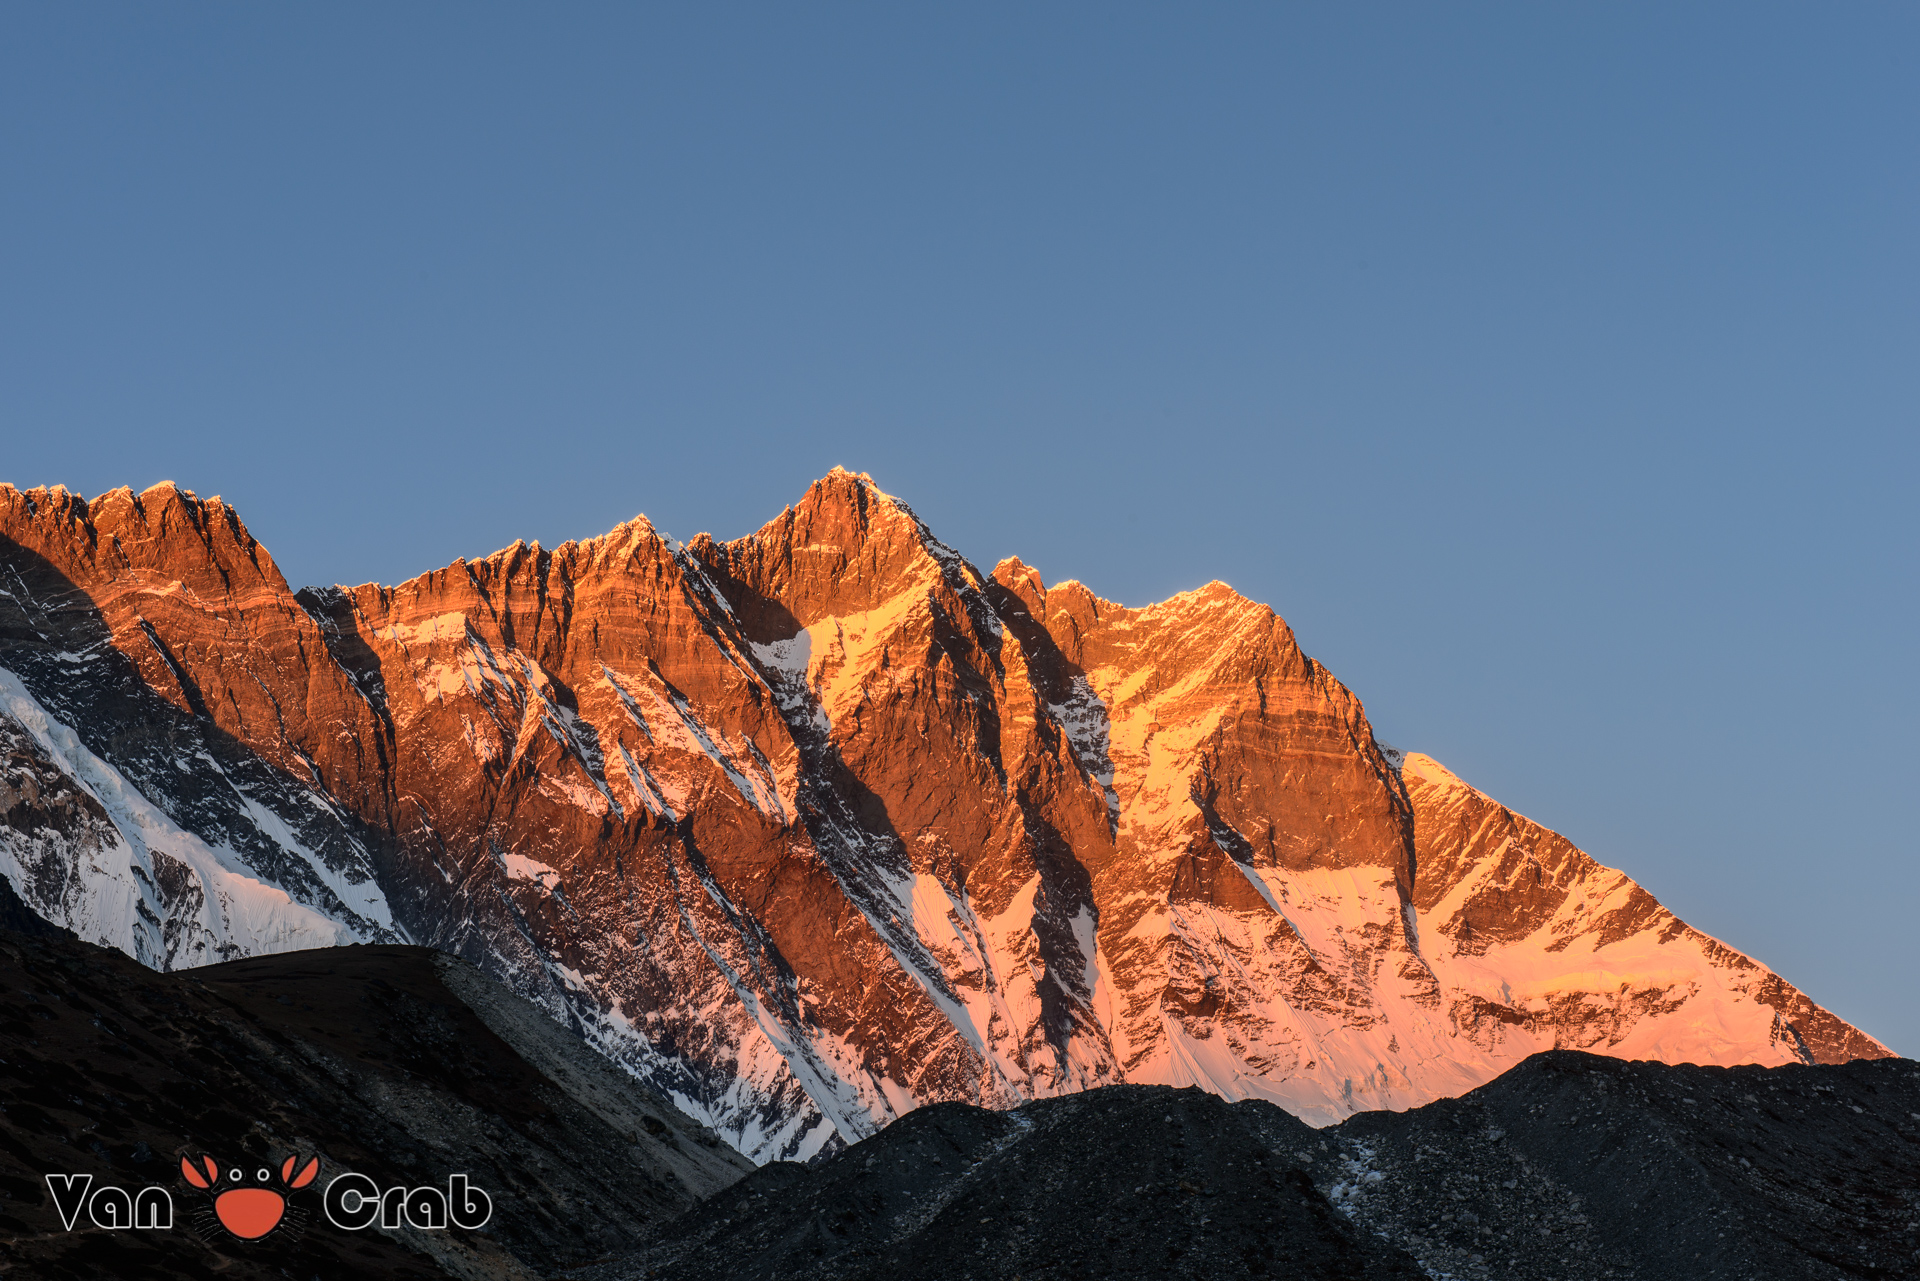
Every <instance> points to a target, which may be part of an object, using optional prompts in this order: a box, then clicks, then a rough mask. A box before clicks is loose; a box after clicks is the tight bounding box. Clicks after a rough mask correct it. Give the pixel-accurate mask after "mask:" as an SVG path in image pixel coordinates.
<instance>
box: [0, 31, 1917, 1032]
mask: <svg viewBox="0 0 1920 1281" xmlns="http://www.w3.org/2000/svg"><path fill="white" fill-rule="evenodd" d="M1917 232H1920V10H1916V9H1914V8H1913V7H1912V6H1908V5H1889V4H1871V3H1862V4H1853V5H1845V6H1832V5H1829V6H1812V5H1805V6H1796V7H1776V6H1769V5H1757V4H1740V5H1707V4H1699V5H1686V6H1674V5H1605V6H1601V5H1588V6H1571V5H1552V6H1542V5H1534V4H1512V5H1485V4H1462V5H1446V6H1441V5H1433V4H1425V3H1422V4H1412V5H1403V6H1394V5H1386V4H1373V5H1365V6H1330V5H1315V6H1297V7H1282V6H1277V5H1265V4H1263V5H1254V6H1245V7H1235V6H1228V5H1212V6H1194V5H1166V6H1164V7H1161V8H1159V9H1147V8H1139V7H1116V6H1111V5H1085V6H1068V5H1052V4H1041V5H1033V4H1020V5H1007V6H994V5H987V4H980V3H973V4H966V5H948V6H938V7H936V6H927V5H913V6H903V5H882V4H874V5H870V6H862V7H853V6H832V5H825V4H817V5H771V4H769V5H763V6H757V7H749V6H737V5H691V4H686V5H675V6H672V7H659V8H642V7H638V6H628V5H622V6H610V7H593V6H588V5H567V6H552V5H548V6H525V7H523V8H518V9H508V8H498V7H487V6H481V5H475V4H458V5H455V4H444V5H427V4H409V5H367V6H352V5H344V4H335V5H326V6H319V5H311V6H304V7H296V6H290V5H233V4H223V5H190V4H176V5H166V6H161V5H147V4H142V5H110V4H89V5H84V6H83V5H27V4H8V5H6V6H5V7H4V8H0V478H3V479H6V480H10V481H12V482H14V483H17V484H21V485H31V484H38V483H50V482H62V483H65V484H66V485H68V486H70V487H72V488H75V489H78V490H80V491H81V492H84V493H89V494H91V493H95V492H98V491H100V490H102V489H106V488H110V487H112V486H116V485H120V484H132V485H134V486H136V487H139V486H144V485H146V484H149V483H151V482H153V481H155V480H159V479H161V478H163V477H170V478H173V479H176V480H178V481H179V482H180V483H181V484H183V485H186V486H188V487H190V488H193V489H196V490H198V491H199V492H200V493H202V494H210V493H216V492H217V493H221V494H223V495H225V496H226V497H227V498H228V499H229V500H231V501H232V502H234V503H236V504H237V505H238V506H239V508H240V509H241V512H242V514H243V516H244V517H245V518H246V519H247V521H248V522H249V523H250V524H251V526H252V527H253V529H254V531H255V532H256V533H257V534H258V535H259V536H260V537H261V538H262V539H263V540H264V541H265V542H266V543H267V545H268V546H269V547H270V548H272V550H273V552H274V554H275V555H276V556H277V557H278V558H279V560H280V563H281V565H282V566H283V567H284V568H285V570H286V572H287V574H288V576H289V577H290V578H291V579H293V580H294V582H295V583H296V584H298V583H302V582H315V581H319V582H328V581H336V580H340V581H347V582H358V581H364V580H367V579H379V580H383V581H395V580H398V579H402V578H405V577H409V576H411V575H412V574H414V573H417V572H420V571H422V570H425V569H427V568H429V567H433V566H438V565H441V564H444V563H445V562H447V561H449V560H451V559H452V558H453V557H455V556H457V555H476V554H481V553H485V552H487V551H489V550H491V549H493V548H495V547H498V546H501V545H503V544H505V543H508V542H511V541H512V540H513V539H514V538H517V537H528V538H533V537H538V538H539V539H541V540H542V541H544V542H547V543H549V544H552V543H556V542H559V541H561V540H563V539H565V538H568V537H575V536H584V535H591V534H594V533H597V532H600V531H602V530H604V529H606V528H607V527H609V526H610V525H612V524H613V523H615V522H616V521H618V520H621V519H624V518H626V517H628V516H631V515H633V514H634V513H636V512H641V511H644V512H646V513H648V514H649V515H650V516H652V517H653V518H654V519H655V521H656V522H657V523H658V524H659V525H661V526H662V527H664V528H666V529H668V530H670V531H672V532H673V533H676V534H678V535H681V536H683V537H684V536H687V535H690V534H692V533H694V532H695V531H697V530H700V529H706V530H710V531H711V532H712V533H714V534H715V535H716V536H720V537H728V536H734V535H738V534H741V533H744V532H747V531H749V530H751V529H753V528H754V527H756V526H757V525H759V524H760V523H761V522H762V521H764V520H765V519H767V518H769V517H771V516H772V515H774V514H775V513H777V512H778V511H779V509H780V508H781V506H782V505H783V504H785V503H787V502H790V501H792V500H793V499H795V498H797V497H798V495H799V494H800V493H801V492H802V490H803V489H804V488H805V486H806V485H807V483H808V482H809V481H810V480H812V479H813V478H814V477H815V476H817V475H819V474H820V473H822V472H824V471H825V470H826V469H827V468H828V467H830V466H832V465H833V464H835V463H840V464H844V465H846V466H848V467H850V468H853V469H854V470H865V471H870V472H872V473H873V474H874V476H875V477H876V479H878V480H879V481H880V483H881V484H882V485H883V486H884V487H885V488H887V489H889V490H891V491H892V492H895V493H897V494H899V495H900V496H902V497H903V498H905V499H907V500H908V501H909V502H911V503H913V504H914V505H915V506H916V508H917V509H918V510H919V511H920V513H921V514H922V515H923V516H924V517H926V518H927V519H928V520H929V521H930V522H931V523H932V525H933V526H934V528H935V529H936V530H937V531H938V532H939V533H940V534H941V535H942V536H943V537H944V538H946V540H947V541H949V542H951V543H953V544H955V545H956V546H957V547H959V548H960V549H961V550H962V551H964V552H965V553H966V554H967V555H969V556H970V557H971V558H972V559H974V560H975V561H976V562H978V563H980V564H981V565H983V566H988V565H991V564H992V563H993V562H995V561H996V560H998V559H999V558H1000V557H1002V556H1004V555H1008V554H1011V553H1015V552H1017V553H1019V554H1020V555H1021V556H1022V557H1023V558H1025V559H1026V560H1027V561H1029V563H1031V564H1034V565H1035V566H1037V567H1038V568H1039V569H1040V570H1041V571H1042V573H1043V574H1045V575H1046V576H1047V577H1048V579H1049V580H1054V579H1059V578H1065V577H1077V578H1080V579H1082V580H1084V581H1085V582H1087V583H1088V584H1089V585H1091V586H1092V587H1093V588H1094V589H1095V590H1097V591H1099V592H1100V593H1101V594H1103V595H1106V596H1108V597H1111V598H1114V599H1118V600H1121V601H1125V602H1128V603H1131V604H1141V603H1145V602H1147V601H1150V600H1153V599H1156V598H1159V597H1162V596H1165V595H1167V594H1169V593H1171V592H1174V591H1177V590H1180V589H1183V588H1187V587H1192V586H1195V585H1198V584H1200V583H1203V582H1205V581H1207V580H1209V579H1212V578H1222V579H1225V580H1227V581H1228V582H1230V583H1232V584H1233V585H1234V586H1235V587H1237V588H1239V589H1240V590H1241V591H1243V592H1245V593H1246V594H1247V595H1249V596H1253V597H1255V598H1257V599H1260V600H1264V601H1267V602H1269V603H1271V604H1272V605H1274V606H1275V608H1277V609H1278V610H1279V611H1280V612H1281V613H1282V614H1284V615H1285V616H1286V617H1287V618H1288V619H1289V621H1291V622H1292V624H1293V625H1294V628H1295V630H1296V632H1297V633H1298V635H1299V637H1300V639H1301V641H1302V643H1303V644H1304V646H1305V647H1306V649H1307V651H1308V652H1309V653H1311V654H1313V655H1315V656H1316V657H1319V658H1321V659H1322V660H1324V661H1325V662H1327V663H1328V664H1329V665H1330V666H1331V667H1332V668H1333V670H1334V671H1335V673H1336V674H1338V675H1339V676H1340V677H1341V678H1342V679H1344V680H1345V681H1346V682H1347V683H1348V684H1349V685H1351V686H1352V687H1353V688H1354V689H1355V690H1356V691H1357V692H1358V693H1359V694H1360V696H1361V697H1362V698H1363V699H1364V700H1365V702H1366V705H1367V707H1368V710H1369V712H1370V713H1371V714H1372V716H1373V718H1374V721H1375V724H1376V725H1377V726H1378V727H1379V729H1380V732H1381V734H1382V736H1383V737H1384V738H1386V739H1387V740H1389V741H1391V742H1393V743H1396V744H1398V745H1399V746H1401V747H1405V748H1410V749H1420V750H1424V751H1427V752H1430V753H1432V754H1433V755H1435V756H1437V757H1439V758H1440V759H1441V760H1442V761H1444V762H1446V763H1447V764H1448V765H1450V766H1452V767H1453V768H1454V769H1455V770H1457V771H1458V772H1459V773H1460V774H1462V775H1463V776H1464V777H1465V778H1467V779H1468V780H1469V781H1471V782H1473V783H1475V784H1477V785H1479V786H1481V787H1483V788H1485V789H1486V790H1488V791H1489V792H1491V793H1492V794H1493V795H1495V796H1497V797H1499V798H1500V799H1502V800H1504V801H1506V802H1508V803H1509V804H1511V805H1513V806H1515V807H1516V808H1518V809H1520V810H1522V811H1524V812H1526V813H1527V814H1529V815H1530V816H1532V817H1534V818H1537V819H1539V820H1541V821H1543V822H1545V823H1547V824H1549V825H1551V826H1553V827H1556V828H1558V829H1559V830H1561V831H1563V832H1565V833H1566V834H1567V835H1569V836H1570V837H1572V838H1573V839H1574V840H1575V841H1577V842H1578V843H1579V844H1581V845H1582V846H1584V847H1585V848H1586V849H1587V850H1589V851H1590V852H1591V853H1593V854H1594V855H1595V856H1596V857H1598V858H1599V859H1601V860H1602V861H1604V862H1607V863H1609V864H1612V865H1614V866H1617V867H1621V868H1623V869H1625V870H1626V871H1628V872H1629V873H1630V874H1632V875H1633V876H1635V877H1637V878H1639V879H1640V880H1641V881H1642V882H1643V883H1645V884H1646V885H1647V886H1648V887H1649V888H1650V889H1652V890H1653V892H1654V893H1655V894H1656V895H1658V896H1659V897H1660V898H1661V899H1662V900H1663V901H1665V902H1666V903H1667V904H1669V905H1670V906H1671V907H1673V908H1674V909H1675V910H1676V911H1677V912H1679V913H1680V914H1681V915H1682V916H1684V917H1685V918H1686V919H1687V920H1689V921H1691V922H1692V923H1694V924H1696V925H1698V926H1700V927H1701V928H1703V929H1705V930H1707V931H1709V932H1711V933H1713V934H1715V935H1718V936H1719V937H1721V938H1723V939H1725V940H1727V941H1728V942H1730V943H1732V944H1734V945H1735V946H1737V947H1740V948H1742V949H1745V950H1747V951H1749V952H1751V953H1753V954H1754V955H1756V956H1758V957H1760V958H1761V959H1762V960H1764V961H1766V962H1768V963H1769V964H1771V965H1773V966H1774V967H1776V968H1777V969H1779V970H1780V971H1781V972H1782V973H1783V974H1785V975H1786V976H1787V977H1788V978H1789V979H1790V980H1791V981H1793V982H1796V983H1798V984H1800V985H1801V986H1803V987H1804V988H1805V989H1806V990H1807V991H1808V992H1810V993H1811V994H1812V995H1813V996H1814V998H1815V999H1817V1000H1819V1001H1821V1002H1823V1003H1825V1004H1827V1005H1829V1006H1830V1007H1832V1008H1833V1009H1835V1010H1836V1011H1838V1012H1839V1013H1840V1014H1842V1015H1844V1016H1846V1017H1848V1018H1850V1019H1853V1020H1855V1021H1856V1022H1858V1023H1859V1024H1860V1025H1861V1026H1863V1027H1864V1028H1866V1029H1867V1030H1868V1031H1869V1032H1872V1033H1873V1034H1875V1035H1877V1036H1879V1037H1881V1038H1882V1039H1884V1040H1886V1041H1887V1042H1889V1043H1890V1044H1891V1045H1893V1046H1894V1048H1896V1049H1898V1050H1900V1051H1902V1052H1904V1053H1907V1054H1920V999H1916V996H1915V975H1916V973H1917V972H1920V964H1916V963H1917V962H1920V932H1917V931H1916V929H1915V927H1914V924H1913V922H1914V920H1915V918H1916V907H1917V906H1920V904H1917V900H1920V868H1917V866H1916V864H1917V861H1920V860H1916V854H1920V849H1917V848H1916V846H1917V845H1920V842H1917V841H1916V836H1915V827H1914V819H1913V811H1914V808H1915V787H1914V783H1913V763H1912V758H1911V756H1910V752H1909V744H1910V740H1911V738H1912V733H1913V728H1914V725H1915V713H1916V710H1917V709H1916V703H1917V702H1920V699H1916V680H1915V665H1914V660H1915V651H1916V645H1915V635H1916V626H1915V625H1916V621H1920V617H1917V615H1920V610H1917V608H1916V574H1915V567H1916V566H1915V562H1916V556H1915V552H1916V538H1915V524H1914V522H1915V518H1916V507H1917V506H1920V503H1916V461H1920V460H1917V459H1916V444H1915V441H1916V429H1917V428H1920V422H1916V418H1917V417H1920V415H1917V413H1916V410H1917V408H1920V323H1916V322H1917V321H1920V271H1917V270H1916V266H1917V264H1920V249H1917V248H1916V246H1920V235H1917V234H1916V233H1917Z"/></svg>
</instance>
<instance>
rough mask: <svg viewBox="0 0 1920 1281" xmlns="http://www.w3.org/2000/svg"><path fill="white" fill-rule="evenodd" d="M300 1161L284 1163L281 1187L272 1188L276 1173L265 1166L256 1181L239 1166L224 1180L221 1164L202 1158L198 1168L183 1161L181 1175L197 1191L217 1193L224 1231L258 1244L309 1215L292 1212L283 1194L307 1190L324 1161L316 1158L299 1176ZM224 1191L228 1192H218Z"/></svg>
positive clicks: (216, 1207) (215, 1209)
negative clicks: (276, 1231)
mask: <svg viewBox="0 0 1920 1281" xmlns="http://www.w3.org/2000/svg"><path fill="white" fill-rule="evenodd" d="M299 1160H300V1158H299V1157H297V1156H290V1157H288V1158H287V1159H286V1160H285V1161H284V1162H282V1163H281V1165H280V1178H279V1180H278V1184H279V1186H277V1187H276V1186H271V1185H272V1184H274V1182H275V1180H274V1177H273V1172H272V1171H271V1170H269V1169H267V1167H266V1166H264V1165H263V1166H261V1167H260V1168H259V1169H258V1170H256V1171H255V1172H254V1175H253V1178H252V1179H248V1178H247V1172H246V1171H245V1170H243V1169H241V1168H240V1167H239V1166H237V1165H236V1166H233V1167H232V1168H231V1169H229V1170H228V1171H227V1173H226V1177H225V1178H224V1179H223V1178H221V1176H220V1163H219V1162H218V1161H216V1160H214V1159H213V1158H212V1157H210V1156H203V1157H201V1158H200V1161H199V1164H197V1165H196V1164H195V1163H194V1161H193V1160H192V1158H190V1157H184V1156H183V1157H181V1158H180V1173H181V1174H182V1175H183V1176H185V1178H186V1180H187V1182H188V1183H191V1184H192V1185H193V1186H194V1187H196V1188H204V1189H206V1190H207V1191H209V1192H213V1194H214V1197H213V1217H215V1218H218V1219H219V1221H220V1226H221V1227H223V1228H225V1229H226V1230H227V1231H229V1232H231V1233H233V1235H235V1236H237V1237H239V1238H240V1239H241V1240H243V1241H258V1240H259V1239H260V1238H261V1237H263V1236H265V1235H267V1233H269V1232H271V1231H273V1230H274V1229H275V1228H277V1227H280V1226H281V1225H282V1224H285V1225H286V1226H288V1227H292V1228H297V1227H299V1226H300V1225H301V1224H302V1223H303V1222H304V1221H305V1219H306V1215H305V1214H303V1213H302V1212H301V1211H299V1210H294V1211H291V1212H289V1211H288V1209H287V1198H286V1195H285V1193H283V1192H282V1191H281V1190H280V1189H281V1188H285V1189H287V1191H295V1190H297V1189H299V1188H304V1187H306V1186H307V1184H309V1183H312V1182H313V1180H314V1177H315V1176H316V1175H318V1174H319V1173H320V1158H319V1157H317V1156H316V1157H312V1158H310V1159H309V1160H308V1161H307V1163H306V1165H304V1166H302V1167H301V1169H300V1173H298V1174H295V1173H294V1172H293V1167H294V1165H295V1164H296V1163H298V1162H299ZM221 1188H224V1191H217V1190H216V1189H221ZM207 1226H209V1227H210V1226H212V1225H211V1224H208V1225H207Z"/></svg>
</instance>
